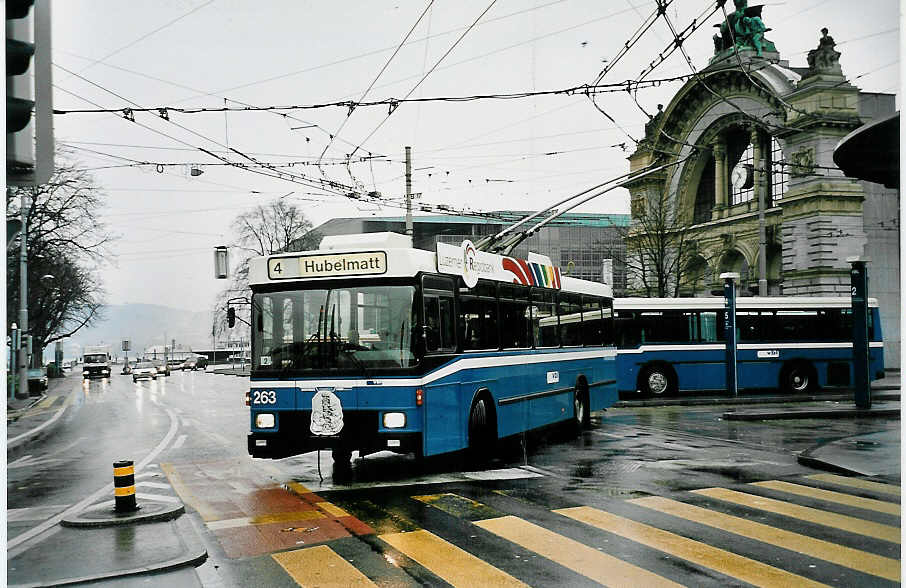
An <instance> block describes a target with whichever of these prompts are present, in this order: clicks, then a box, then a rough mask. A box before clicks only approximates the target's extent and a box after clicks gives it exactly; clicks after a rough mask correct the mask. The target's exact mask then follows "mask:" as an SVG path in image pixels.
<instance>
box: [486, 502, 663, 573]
mask: <svg viewBox="0 0 906 588" xmlns="http://www.w3.org/2000/svg"><path fill="white" fill-rule="evenodd" d="M475 524H476V525H478V526H479V527H481V528H482V529H485V530H488V531H490V532H491V533H494V534H495V535H499V536H500V537H503V538H504V539H506V540H508V541H512V542H513V543H515V544H517V545H520V546H522V547H524V548H526V549H528V550H530V551H534V552H535V553H537V554H539V555H542V556H544V557H546V558H547V559H549V560H551V561H555V562H557V563H558V564H560V565H562V566H564V567H566V568H569V569H571V570H573V571H574V572H578V573H579V574H582V575H583V576H585V577H587V578H591V579H592V580H594V581H595V582H600V583H601V584H604V585H606V586H627V587H634V586H645V587H646V588H647V587H649V586H681V584H677V583H675V582H672V581H670V580H667V579H666V578H662V577H661V576H658V575H657V574H655V573H653V572H649V571H648V570H645V569H642V568H640V567H638V566H634V565H632V564H630V563H627V562H625V561H623V560H621V559H618V558H616V557H613V556H612V555H608V554H606V553H602V552H600V551H598V550H596V549H594V548H592V547H589V546H588V545H583V544H582V543H579V542H578V541H575V540H573V539H570V538H569V537H564V536H562V535H558V534H557V533H554V532H552V531H548V530H547V529H543V528H541V527H539V526H538V525H535V524H533V523H530V522H528V521H524V520H522V519H520V518H517V517H514V516H505V517H500V518H496V519H487V520H484V521H476V523H475Z"/></svg>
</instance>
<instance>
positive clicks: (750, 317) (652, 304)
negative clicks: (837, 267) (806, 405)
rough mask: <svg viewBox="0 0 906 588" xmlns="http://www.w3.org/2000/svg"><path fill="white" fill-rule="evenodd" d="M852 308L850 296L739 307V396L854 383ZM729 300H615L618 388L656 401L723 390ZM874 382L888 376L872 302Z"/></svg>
mask: <svg viewBox="0 0 906 588" xmlns="http://www.w3.org/2000/svg"><path fill="white" fill-rule="evenodd" d="M851 305H852V302H851V300H850V299H849V298H845V297H820V298H819V297H798V296H786V297H743V298H737V300H736V329H737V356H736V357H737V380H738V386H739V388H740V389H752V390H754V389H769V388H771V389H778V388H779V389H780V390H783V391H785V392H789V393H805V392H809V391H811V390H813V389H815V388H819V387H825V386H850V385H852V383H853V361H852V359H853V356H852V354H853V351H852V338H853V327H852V311H851ZM723 314H724V299H723V298H722V297H713V298H616V299H614V323H615V324H614V331H615V333H616V336H617V347H618V349H619V357H618V360H617V380H618V382H617V388H618V389H619V391H620V393H621V394H622V395H623V396H624V397H625V396H626V395H632V394H643V395H647V396H658V395H664V394H676V393H685V392H706V391H720V392H725V391H726V384H727V377H726V354H725V350H726V339H725V336H724V323H723ZM868 324H869V348H870V349H869V353H870V359H869V377H870V378H871V379H879V378H883V377H884V354H883V351H884V343H883V339H882V338H881V321H880V316H879V311H878V302H877V300H875V299H873V298H872V299H869V313H868Z"/></svg>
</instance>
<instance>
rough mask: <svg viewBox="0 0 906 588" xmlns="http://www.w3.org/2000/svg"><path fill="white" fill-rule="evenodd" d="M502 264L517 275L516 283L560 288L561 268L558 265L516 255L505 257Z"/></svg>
mask: <svg viewBox="0 0 906 588" xmlns="http://www.w3.org/2000/svg"><path fill="white" fill-rule="evenodd" d="M502 264H503V269H505V270H506V271H508V272H510V273H511V274H513V276H515V279H514V280H513V282H514V283H516V284H524V285H526V286H542V287H544V288H554V289H557V290H559V289H560V268H558V267H552V266H549V265H542V264H540V263H535V262H533V261H526V260H524V259H516V258H514V257H504V258H503V261H502Z"/></svg>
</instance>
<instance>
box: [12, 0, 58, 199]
mask: <svg viewBox="0 0 906 588" xmlns="http://www.w3.org/2000/svg"><path fill="white" fill-rule="evenodd" d="M50 68H51V55H50V0H37V3H36V2H35V0H6V181H7V184H10V185H18V186H32V185H37V184H43V183H45V182H47V181H48V180H49V179H50V176H51V174H52V173H53V150H54V145H53V104H52V101H51V92H52V89H51V85H52V82H51V75H50ZM32 111H34V113H35V114H34V117H33V116H32ZM33 120H34V124H32V121H33Z"/></svg>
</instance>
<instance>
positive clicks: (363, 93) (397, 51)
mask: <svg viewBox="0 0 906 588" xmlns="http://www.w3.org/2000/svg"><path fill="white" fill-rule="evenodd" d="M433 5H434V0H428V5H427V6H425V9H424V10H423V11H422V13H421V14H420V15H418V18H417V19H416V20H415V22H414V23H413V24H412V26H411V27H410V28H409V32H407V33H406V36H405V37H403V40H402V41H400V44H399V45H397V47H396V49H395V50H394V51H393V53H392V54H391V55H390V57H389V58H387V61H386V62H385V63H384V66H383V67H382V68H381V70H380V71H379V72H378V73H377V75H376V76H374V79H373V80H371V83H370V84H368V87H367V88H365V91H364V92H362V95H361V97H359V99H358V100H357V101H356V102H362V101H364V100H365V96H367V95H368V92H370V91H371V88H373V87H374V85H375V84H376V83H377V81H378V80H379V79H380V78H381V76H382V75H384V72H385V71H387V68H388V67H389V66H390V63H391V62H392V61H393V59H394V58H395V57H396V55H397V54H398V53H399V52H400V49H402V48H403V45H404V44H405V43H406V41H407V40H408V39H409V37H410V36H411V35H412V32H413V31H415V29H416V27H418V25H419V23H421V21H422V19H423V18H425V15H426V14H428V10H430V8H431V6H433ZM354 111H355V106H350V107H349V112H348V113H347V114H346V118H344V119H343V122H342V123H340V127H339V128H338V129H337V130H336V131H334V132H333V133H331V135H330V140H329V141H328V142H327V145H325V146H324V150H323V151H321V155H320V157H318V162H319V163H320V162H321V159H323V158H324V154H325V153H327V150H328V149H330V146H331V145H333V141H334V138H335V137H336V136H337V135H339V134H340V132H341V131H342V130H343V127H345V126H346V123H347V122H349V119H350V118H351V117H352V113H353V112H354ZM356 149H358V147H356Z"/></svg>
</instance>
